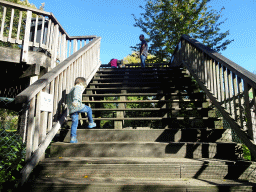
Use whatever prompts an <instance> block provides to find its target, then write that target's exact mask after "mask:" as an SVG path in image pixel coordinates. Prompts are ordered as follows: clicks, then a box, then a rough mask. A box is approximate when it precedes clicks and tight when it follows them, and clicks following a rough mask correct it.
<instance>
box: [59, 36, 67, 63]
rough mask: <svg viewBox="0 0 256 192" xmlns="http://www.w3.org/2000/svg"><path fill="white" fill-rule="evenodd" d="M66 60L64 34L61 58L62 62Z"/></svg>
mask: <svg viewBox="0 0 256 192" xmlns="http://www.w3.org/2000/svg"><path fill="white" fill-rule="evenodd" d="M65 59H66V34H65V33H64V34H63V35H62V40H61V57H60V62H62V61H64V60H65Z"/></svg>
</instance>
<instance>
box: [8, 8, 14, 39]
mask: <svg viewBox="0 0 256 192" xmlns="http://www.w3.org/2000/svg"><path fill="white" fill-rule="evenodd" d="M13 18H14V9H12V10H11V20H10V28H9V35H8V41H9V42H10V41H11V39H12V27H13Z"/></svg>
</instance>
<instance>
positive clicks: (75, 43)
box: [73, 39, 77, 54]
mask: <svg viewBox="0 0 256 192" xmlns="http://www.w3.org/2000/svg"><path fill="white" fill-rule="evenodd" d="M73 42H74V45H73V46H74V47H73V50H74V51H73V54H74V53H75V52H76V51H77V39H74V41H73Z"/></svg>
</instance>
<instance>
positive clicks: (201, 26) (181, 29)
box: [133, 0, 233, 62]
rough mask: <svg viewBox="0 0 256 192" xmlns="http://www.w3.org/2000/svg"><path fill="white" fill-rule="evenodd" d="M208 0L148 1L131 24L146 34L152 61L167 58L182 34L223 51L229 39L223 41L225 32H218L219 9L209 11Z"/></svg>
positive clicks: (160, 60)
mask: <svg viewBox="0 0 256 192" xmlns="http://www.w3.org/2000/svg"><path fill="white" fill-rule="evenodd" d="M207 2H209V0H149V1H148V2H147V4H146V6H145V7H141V8H142V9H144V11H145V12H144V13H141V17H140V18H136V17H135V16H134V15H133V16H134V19H135V24H134V26H135V27H139V28H141V29H142V31H143V32H144V33H146V34H147V35H148V36H149V39H148V40H149V41H150V43H151V46H150V48H149V51H150V53H151V54H153V55H155V56H156V62H162V61H163V60H164V59H167V60H170V56H171V54H172V53H173V52H174V50H175V48H176V46H177V44H178V42H179V40H180V37H181V35H182V34H187V35H190V36H191V37H193V38H196V39H198V40H199V41H202V43H204V44H206V45H207V46H208V47H210V48H212V49H214V50H216V51H220V50H225V49H226V48H227V45H229V44H230V43H231V42H232V41H233V40H225V38H226V37H227V36H228V35H229V31H226V32H224V33H222V32H220V26H221V25H222V24H223V23H224V22H225V20H224V21H220V18H221V17H222V16H221V11H222V10H223V9H224V8H223V9H222V10H220V11H219V12H217V11H216V10H209V8H210V7H207Z"/></svg>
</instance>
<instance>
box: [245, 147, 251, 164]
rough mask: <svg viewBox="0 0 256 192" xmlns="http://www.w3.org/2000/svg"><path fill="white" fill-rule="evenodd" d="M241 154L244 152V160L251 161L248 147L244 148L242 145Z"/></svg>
mask: <svg viewBox="0 0 256 192" xmlns="http://www.w3.org/2000/svg"><path fill="white" fill-rule="evenodd" d="M243 152H244V154H243V155H244V159H245V160H248V161H251V153H250V150H249V149H248V147H246V145H243Z"/></svg>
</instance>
